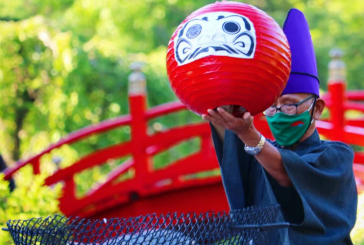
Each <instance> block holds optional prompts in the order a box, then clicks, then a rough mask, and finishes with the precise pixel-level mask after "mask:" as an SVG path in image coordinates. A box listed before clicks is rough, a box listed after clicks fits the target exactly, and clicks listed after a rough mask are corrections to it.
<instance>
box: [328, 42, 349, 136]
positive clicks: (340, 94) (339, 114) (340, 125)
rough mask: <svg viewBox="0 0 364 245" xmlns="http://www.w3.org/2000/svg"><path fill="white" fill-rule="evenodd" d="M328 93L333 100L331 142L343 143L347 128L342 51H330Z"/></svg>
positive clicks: (344, 71)
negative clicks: (345, 128) (345, 127)
mask: <svg viewBox="0 0 364 245" xmlns="http://www.w3.org/2000/svg"><path fill="white" fill-rule="evenodd" d="M329 54H330V57H331V61H330V62H329V80H328V92H329V94H330V98H331V106H330V121H331V122H332V123H333V130H332V131H331V132H332V133H331V140H338V141H343V138H344V126H345V115H344V114H345V108H344V103H345V100H346V96H345V91H346V66H345V63H344V61H342V56H343V52H342V51H341V50H340V49H332V50H331V51H330V53H329Z"/></svg>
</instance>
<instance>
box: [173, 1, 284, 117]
mask: <svg viewBox="0 0 364 245" xmlns="http://www.w3.org/2000/svg"><path fill="white" fill-rule="evenodd" d="M290 65H291V55H290V50H289V45H288V42H287V39H286V37H285V35H284V33H283V31H282V30H281V28H280V27H279V26H278V24H277V23H276V22H275V21H274V20H273V19H272V18H271V17H269V16H268V15H267V14H266V13H264V12H263V11H261V10H259V9H257V8H255V7H253V6H251V5H248V4H243V3H238V2H216V3H214V4H210V5H207V6H205V7H203V8H201V9H199V10H197V11H195V12H194V13H192V14H191V15H190V16H188V17H187V18H186V20H184V21H183V22H182V23H181V24H180V25H179V27H178V28H177V30H176V31H175V32H174V34H173V35H172V38H171V40H170V42H169V45H168V53H167V73H168V77H169V80H170V84H171V87H172V89H173V91H174V92H175V94H176V95H177V97H178V98H179V99H180V100H181V101H182V103H184V104H185V105H186V106H187V108H188V109H190V110H191V111H193V112H195V113H197V114H204V113H206V111H207V109H214V108H216V107H218V106H223V105H239V106H242V107H244V108H246V109H247V110H248V111H249V112H250V113H251V114H252V115H255V114H258V113H260V112H262V111H264V110H265V109H266V108H268V107H269V106H270V105H271V104H272V103H273V102H274V101H275V100H276V99H277V98H278V97H279V95H280V94H281V92H282V91H283V89H284V87H285V85H286V83H287V80H288V76H289V72H290Z"/></svg>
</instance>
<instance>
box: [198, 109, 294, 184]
mask: <svg viewBox="0 0 364 245" xmlns="http://www.w3.org/2000/svg"><path fill="white" fill-rule="evenodd" d="M207 112H208V115H207V114H203V115H202V119H203V120H206V121H209V122H211V123H212V124H213V125H214V127H215V129H216V130H217V132H218V134H219V137H220V138H221V139H222V140H224V132H225V129H228V130H230V131H232V132H234V133H235V134H236V135H237V136H238V137H239V138H240V139H241V140H242V141H243V142H244V143H245V144H246V145H247V146H252V147H255V146H256V145H257V144H258V142H259V140H260V133H259V132H258V131H257V130H256V129H255V127H254V124H253V117H252V115H250V113H249V112H245V113H244V114H243V116H242V117H240V118H238V117H234V116H233V115H231V114H230V113H228V112H227V111H225V110H224V109H223V108H221V107H218V108H217V110H216V111H215V110H211V109H209V110H207ZM242 150H243V149H242ZM255 158H256V159H257V160H258V162H259V163H260V164H261V165H262V166H263V167H264V168H265V169H266V170H267V171H268V172H269V173H270V175H271V176H272V177H273V178H275V179H276V180H277V181H278V183H279V184H280V185H282V186H290V185H292V183H291V180H290V178H289V176H288V174H287V172H286V169H285V168H284V166H283V163H282V157H281V154H280V153H279V151H278V150H277V149H276V148H275V147H274V146H273V145H271V144H270V143H268V142H266V143H265V144H264V146H263V149H262V151H261V152H260V153H259V154H257V155H255Z"/></svg>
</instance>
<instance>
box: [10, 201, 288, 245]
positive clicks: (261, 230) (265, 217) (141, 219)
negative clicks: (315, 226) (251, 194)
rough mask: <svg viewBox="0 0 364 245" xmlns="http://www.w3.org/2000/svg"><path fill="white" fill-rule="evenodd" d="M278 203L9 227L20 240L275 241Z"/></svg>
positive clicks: (123, 244)
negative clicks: (276, 204)
mask: <svg viewBox="0 0 364 245" xmlns="http://www.w3.org/2000/svg"><path fill="white" fill-rule="evenodd" d="M279 210H280V209H279V206H268V207H264V208H258V207H250V208H247V209H244V210H235V211H231V212H229V213H226V212H219V213H214V212H206V213H202V214H199V215H197V214H195V213H187V214H179V213H169V214H167V215H155V214H148V215H145V216H138V217H132V218H112V219H98V220H91V219H82V218H78V217H70V218H67V217H64V216H60V215H55V216H52V217H46V218H33V219H30V220H10V221H8V222H7V226H8V228H5V229H4V230H7V231H9V232H10V233H11V235H12V237H13V239H14V242H15V244H16V245H20V244H27V245H28V244H29V245H33V244H34V245H35V244H37V245H38V244H52V245H53V244H80V245H81V244H84V245H86V244H117V245H127V244H137V245H139V244H140V245H157V244H158V245H159V244H161V245H162V244H163V245H177V244H183V245H198V244H201V245H202V244H221V245H225V244H247V245H265V244H274V245H277V244H279V243H280V242H279V240H280V236H279V229H286V228H287V227H288V224H287V223H276V219H277V215H278V213H279Z"/></svg>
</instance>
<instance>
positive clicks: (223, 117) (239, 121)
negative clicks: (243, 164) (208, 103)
mask: <svg viewBox="0 0 364 245" xmlns="http://www.w3.org/2000/svg"><path fill="white" fill-rule="evenodd" d="M207 112H208V113H209V114H208V115H207V114H203V115H202V119H203V120H206V121H209V122H211V123H212V124H213V125H214V127H215V128H216V129H217V131H218V132H219V135H220V138H221V130H222V129H223V130H225V129H228V130H230V131H232V132H234V133H235V134H236V135H237V136H238V137H239V138H240V139H241V140H242V141H243V142H244V143H245V144H246V145H248V146H256V145H257V144H258V142H259V140H260V134H259V132H258V131H257V130H256V129H255V128H254V125H253V117H252V115H250V113H249V112H245V113H244V114H243V116H242V117H240V118H238V117H235V116H233V115H231V114H230V113H228V112H227V111H225V110H224V109H223V108H221V107H218V108H217V110H216V111H215V110H211V109H209V110H207ZM222 136H223V134H222Z"/></svg>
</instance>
